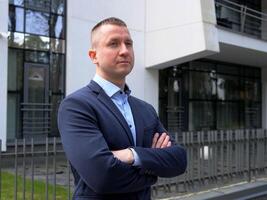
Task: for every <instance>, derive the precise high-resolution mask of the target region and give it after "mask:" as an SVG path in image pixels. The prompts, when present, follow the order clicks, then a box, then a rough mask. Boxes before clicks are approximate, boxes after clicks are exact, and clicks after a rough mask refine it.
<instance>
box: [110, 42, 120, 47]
mask: <svg viewBox="0 0 267 200" xmlns="http://www.w3.org/2000/svg"><path fill="white" fill-rule="evenodd" d="M109 46H111V47H116V46H118V43H117V42H111V43H109Z"/></svg>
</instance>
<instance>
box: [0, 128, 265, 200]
mask: <svg viewBox="0 0 267 200" xmlns="http://www.w3.org/2000/svg"><path fill="white" fill-rule="evenodd" d="M173 135H174V136H175V140H176V141H177V142H178V143H180V144H182V145H183V146H184V147H185V148H186V150H187V157H188V167H187V170H186V173H185V174H183V175H181V176H178V177H174V178H168V179H166V178H160V179H159V181H158V182H157V183H156V184H155V185H154V186H153V187H152V196H153V198H155V199H157V198H161V197H167V196H172V195H174V194H175V195H177V194H178V195H179V194H184V193H193V192H197V191H201V190H204V189H207V188H214V187H222V186H225V185H229V184H233V183H238V182H244V181H246V182H250V181H251V180H256V179H258V178H261V177H266V172H267V171H266V170H267V131H266V130H262V129H257V130H225V131H201V132H182V133H178V132H176V133H174V134H173ZM70 171H71V170H70V166H69V163H68V161H67V160H66V158H65V155H64V152H63V149H62V146H61V143H60V139H59V138H47V139H46V140H45V142H44V144H43V145H40V141H39V140H38V143H35V142H34V140H33V139H31V140H30V139H26V140H25V139H23V140H15V141H14V144H13V145H12V146H9V147H8V151H7V152H1V151H0V199H1V197H2V199H6V198H4V195H6V194H5V191H7V190H6V188H5V187H10V186H7V185H6V184H5V179H4V174H5V173H9V174H11V175H12V176H13V177H14V179H13V185H12V186H11V187H10V188H9V189H10V190H11V191H10V190H9V193H13V197H12V199H15V200H16V199H27V200H28V199H38V198H36V195H37V194H36V191H35V181H39V182H43V184H44V185H45V186H44V187H45V189H44V190H43V194H42V199H71V193H72V190H73V184H74V183H73V177H72V175H71V172H70ZM18 182H20V183H18ZM29 184H30V187H29ZM26 185H28V187H26ZM58 186H61V187H63V188H64V189H65V196H66V197H64V198H63V197H58V195H59V194H58V191H57V187H58ZM27 197H28V198H27Z"/></svg>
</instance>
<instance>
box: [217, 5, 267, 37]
mask: <svg viewBox="0 0 267 200" xmlns="http://www.w3.org/2000/svg"><path fill="white" fill-rule="evenodd" d="M215 8H216V17H217V24H218V25H219V26H223V27H226V28H229V29H232V30H234V31H237V32H241V33H245V34H248V35H251V36H254V37H257V38H260V39H262V40H267V13H263V12H259V11H257V10H254V9H251V8H249V7H247V6H245V5H241V4H237V3H234V2H232V1H229V0H215Z"/></svg>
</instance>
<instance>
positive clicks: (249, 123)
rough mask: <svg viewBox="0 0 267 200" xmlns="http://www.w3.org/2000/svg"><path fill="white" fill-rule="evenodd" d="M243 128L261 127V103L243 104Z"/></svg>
mask: <svg viewBox="0 0 267 200" xmlns="http://www.w3.org/2000/svg"><path fill="white" fill-rule="evenodd" d="M245 126H246V128H260V127H261V103H256V102H246V103H245Z"/></svg>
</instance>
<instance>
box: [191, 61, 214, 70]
mask: <svg viewBox="0 0 267 200" xmlns="http://www.w3.org/2000/svg"><path fill="white" fill-rule="evenodd" d="M189 69H190V70H197V71H206V72H211V71H214V70H215V64H213V63H211V62H203V61H193V62H190V64H189Z"/></svg>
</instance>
